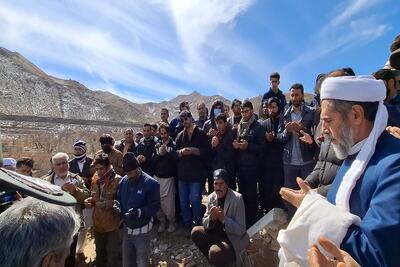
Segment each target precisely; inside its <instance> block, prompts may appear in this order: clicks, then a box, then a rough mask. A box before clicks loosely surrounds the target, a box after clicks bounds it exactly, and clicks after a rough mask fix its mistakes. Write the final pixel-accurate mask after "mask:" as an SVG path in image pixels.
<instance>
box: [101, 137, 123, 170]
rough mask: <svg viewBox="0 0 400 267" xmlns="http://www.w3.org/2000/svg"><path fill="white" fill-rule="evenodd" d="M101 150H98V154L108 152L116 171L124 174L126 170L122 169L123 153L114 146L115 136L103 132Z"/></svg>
mask: <svg viewBox="0 0 400 267" xmlns="http://www.w3.org/2000/svg"><path fill="white" fill-rule="evenodd" d="M99 142H100V145H101V150H99V151H97V152H96V155H98V154H102V153H106V154H107V155H108V158H109V159H110V162H111V165H112V166H113V168H114V170H115V172H116V173H117V174H118V175H120V176H122V175H124V170H123V169H122V156H123V155H122V153H121V152H120V151H118V150H116V149H115V148H114V138H113V137H112V136H111V135H109V134H103V135H102V136H100V138H99Z"/></svg>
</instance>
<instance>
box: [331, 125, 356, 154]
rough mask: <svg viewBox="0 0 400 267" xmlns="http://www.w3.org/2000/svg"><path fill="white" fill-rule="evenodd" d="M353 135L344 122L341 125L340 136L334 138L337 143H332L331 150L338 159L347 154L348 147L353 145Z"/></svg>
mask: <svg viewBox="0 0 400 267" xmlns="http://www.w3.org/2000/svg"><path fill="white" fill-rule="evenodd" d="M353 136H354V133H353V130H352V129H351V128H350V127H348V126H347V124H345V125H344V127H342V133H341V136H340V137H339V138H336V142H337V143H336V144H335V143H332V147H333V150H334V151H335V154H336V157H337V158H338V159H340V160H344V159H345V158H347V156H348V155H349V151H350V149H351V148H352V147H353V146H354V141H353Z"/></svg>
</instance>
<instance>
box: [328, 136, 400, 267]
mask: <svg viewBox="0 0 400 267" xmlns="http://www.w3.org/2000/svg"><path fill="white" fill-rule="evenodd" d="M354 159H355V155H353V156H349V157H348V158H347V159H346V160H345V161H344V162H343V164H342V166H341V167H340V169H339V171H338V173H337V175H336V178H335V180H334V182H333V184H332V186H331V188H330V190H329V193H328V196H327V198H328V200H329V202H331V203H333V204H335V198H336V193H337V191H338V188H339V185H340V183H341V181H342V179H343V176H344V174H345V172H346V171H347V170H348V169H349V168H350V164H351V162H352V161H353V160H354ZM350 212H351V213H352V214H355V215H357V216H359V217H360V218H361V225H360V226H355V225H353V226H351V227H350V228H349V230H348V232H347V234H346V236H345V238H344V240H343V242H342V244H341V249H343V250H345V251H347V252H348V253H349V254H350V255H351V256H352V257H353V258H354V259H355V260H356V261H357V262H358V263H360V265H361V266H371V267H372V266H373V267H377V266H400V140H399V139H396V138H394V137H393V136H391V135H390V134H388V133H386V132H384V133H383V134H382V135H381V136H380V137H379V139H378V142H377V146H376V150H375V153H374V155H373V156H372V158H371V160H370V161H369V163H368V166H367V168H366V170H365V172H364V174H363V175H362V176H361V177H360V179H359V180H358V181H357V184H356V186H355V187H354V189H353V191H352V193H351V197H350Z"/></svg>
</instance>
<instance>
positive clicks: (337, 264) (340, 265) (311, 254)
mask: <svg viewBox="0 0 400 267" xmlns="http://www.w3.org/2000/svg"><path fill="white" fill-rule="evenodd" d="M318 243H319V244H320V245H321V246H322V247H323V248H324V249H325V250H326V251H327V252H329V253H330V254H331V255H333V256H334V257H335V259H336V260H332V259H329V258H328V257H326V256H325V255H324V254H322V253H321V251H320V250H319V249H318V247H317V245H313V246H312V247H311V248H310V250H309V251H308V254H307V260H308V264H309V265H310V266H311V267H331V266H332V267H360V265H359V264H358V263H357V262H356V261H355V260H354V259H353V258H352V257H351V256H350V255H349V254H348V253H347V252H346V251H343V250H341V249H339V248H338V247H337V246H336V245H335V244H333V243H332V242H331V241H329V240H328V239H326V238H325V237H323V236H320V237H319V238H318Z"/></svg>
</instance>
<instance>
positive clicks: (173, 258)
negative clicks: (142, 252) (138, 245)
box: [77, 225, 209, 267]
mask: <svg viewBox="0 0 400 267" xmlns="http://www.w3.org/2000/svg"><path fill="white" fill-rule="evenodd" d="M151 248H152V252H151V260H150V266H160V267H164V266H173V267H174V266H179V267H181V266H188V267H189V266H191V267H194V266H198V267H203V266H204V267H206V266H209V265H208V263H207V261H206V259H205V257H204V256H203V255H202V254H201V252H200V250H198V249H197V247H196V246H195V245H194V244H193V242H192V241H191V239H190V238H189V236H188V235H187V233H186V235H185V233H184V232H183V231H182V230H180V229H177V231H175V232H174V233H167V232H165V233H162V234H158V233H157V225H156V226H155V227H154V228H153V230H152V232H151ZM85 255H86V256H87V259H86V262H85V263H84V264H80V265H78V266H77V267H89V266H90V267H93V266H95V263H94V260H95V258H96V252H95V246H94V240H93V238H92V237H91V236H90V234H89V237H88V243H87V245H86V247H85Z"/></svg>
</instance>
